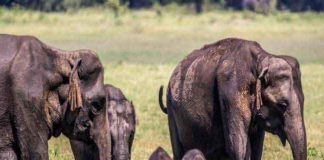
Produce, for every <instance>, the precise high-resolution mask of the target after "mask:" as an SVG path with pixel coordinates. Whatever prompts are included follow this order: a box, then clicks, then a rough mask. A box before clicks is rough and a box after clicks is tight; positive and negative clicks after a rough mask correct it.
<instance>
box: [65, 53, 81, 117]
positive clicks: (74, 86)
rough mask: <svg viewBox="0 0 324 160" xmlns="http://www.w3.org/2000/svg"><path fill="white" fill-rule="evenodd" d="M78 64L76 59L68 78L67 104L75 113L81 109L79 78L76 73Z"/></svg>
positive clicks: (78, 60)
mask: <svg viewBox="0 0 324 160" xmlns="http://www.w3.org/2000/svg"><path fill="white" fill-rule="evenodd" d="M80 64H81V59H77V60H76V61H75V62H74V64H73V68H72V70H71V73H70V76H69V92H68V103H69V104H70V110H71V111H75V110H78V109H81V108H82V107H83V104H82V95H81V88H80V78H79V75H78V71H77V69H78V67H79V66H80Z"/></svg>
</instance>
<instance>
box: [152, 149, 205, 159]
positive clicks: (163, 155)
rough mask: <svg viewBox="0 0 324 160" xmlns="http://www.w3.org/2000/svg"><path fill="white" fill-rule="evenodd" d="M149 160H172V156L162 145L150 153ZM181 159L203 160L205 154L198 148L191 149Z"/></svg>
mask: <svg viewBox="0 0 324 160" xmlns="http://www.w3.org/2000/svg"><path fill="white" fill-rule="evenodd" d="M149 160H172V158H171V157H170V156H169V154H168V153H167V152H166V151H165V150H164V149H163V148H162V147H158V148H157V149H156V150H155V151H154V152H153V153H152V154H151V156H150V157H149ZM182 160H205V156H204V154H203V153H201V152H200V151H199V150H198V149H192V150H189V151H188V152H187V153H186V154H185V155H184V156H183V157H182Z"/></svg>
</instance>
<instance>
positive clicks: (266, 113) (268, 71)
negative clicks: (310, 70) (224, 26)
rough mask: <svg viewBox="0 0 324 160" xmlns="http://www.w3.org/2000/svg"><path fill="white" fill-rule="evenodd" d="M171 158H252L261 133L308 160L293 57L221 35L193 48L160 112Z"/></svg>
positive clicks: (176, 72) (257, 152) (297, 159)
mask: <svg viewBox="0 0 324 160" xmlns="http://www.w3.org/2000/svg"><path fill="white" fill-rule="evenodd" d="M162 98H163V86H161V88H160V92H159V103H160V107H161V108H162V110H163V111H164V112H165V113H167V115H168V123H169V131H170V137H171V143H172V150H173V154H174V159H176V160H178V159H180V158H181V157H182V156H183V155H184V153H185V152H186V151H188V150H190V149H193V148H197V149H199V150H200V151H202V153H203V154H204V155H205V157H206V159H223V158H230V159H233V160H243V159H251V160H256V159H257V160H258V159H261V157H262V150H263V141H264V134H265V131H267V132H270V133H272V134H274V135H277V136H278V137H279V138H280V140H281V142H282V144H283V145H285V142H286V140H288V142H289V144H290V146H291V149H292V155H293V158H294V159H295V160H306V158H307V151H306V150H307V140H306V130H305V124H304V116H303V109H304V94H303V90H302V84H301V72H300V69H299V63H298V61H297V59H296V58H293V57H291V56H285V55H273V54H271V53H268V52H267V51H265V50H264V49H263V48H262V47H261V46H260V44H258V43H257V42H254V41H249V40H244V39H238V38H227V39H223V40H220V41H218V42H216V43H213V44H209V45H205V46H204V47H202V48H201V49H198V50H194V51H193V52H192V53H191V54H189V55H188V56H187V57H186V58H184V60H182V61H181V62H180V63H179V64H178V65H177V67H176V68H175V70H174V71H173V73H172V75H171V78H170V81H169V84H168V88H167V96H166V102H167V106H166V107H165V106H164V104H163V102H162V100H163V99H162Z"/></svg>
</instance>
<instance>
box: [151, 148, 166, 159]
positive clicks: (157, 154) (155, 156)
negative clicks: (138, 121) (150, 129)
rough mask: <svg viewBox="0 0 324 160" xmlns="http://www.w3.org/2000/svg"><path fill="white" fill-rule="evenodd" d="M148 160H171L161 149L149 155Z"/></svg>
mask: <svg viewBox="0 0 324 160" xmlns="http://www.w3.org/2000/svg"><path fill="white" fill-rule="evenodd" d="M149 160H172V158H171V157H170V156H169V154H168V153H167V152H166V151H165V150H164V149H163V148H162V147H158V148H157V149H155V151H154V152H153V153H152V154H151V155H150V157H149Z"/></svg>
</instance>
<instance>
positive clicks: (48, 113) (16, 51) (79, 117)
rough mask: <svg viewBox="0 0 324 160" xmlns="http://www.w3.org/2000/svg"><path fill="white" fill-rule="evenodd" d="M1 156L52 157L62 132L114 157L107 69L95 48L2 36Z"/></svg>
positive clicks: (100, 156) (97, 152)
mask: <svg viewBox="0 0 324 160" xmlns="http://www.w3.org/2000/svg"><path fill="white" fill-rule="evenodd" d="M0 61H1V63H0V93H1V94H0V130H1V132H0V159H10V160H15V159H21V160H29V159H33V160H46V159H48V142H47V141H48V139H50V138H51V137H52V136H59V135H60V133H61V132H62V133H63V134H64V135H66V136H67V137H68V138H70V139H77V140H81V141H84V142H85V143H87V144H89V145H91V146H93V152H94V153H95V155H96V159H108V158H109V155H110V141H109V139H108V138H109V137H110V135H109V132H107V130H100V131H98V129H97V128H107V126H108V125H107V124H106V123H104V122H105V121H104V120H106V114H103V113H105V111H106V108H105V92H104V85H103V67H102V65H101V63H100V61H99V59H98V57H97V55H96V54H95V53H94V52H92V51H90V50H77V51H70V52H69V51H62V50H59V49H55V48H52V47H49V46H48V45H46V44H44V43H42V42H41V41H39V40H38V39H37V38H35V37H32V36H14V35H3V34H2V35H0Z"/></svg>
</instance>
